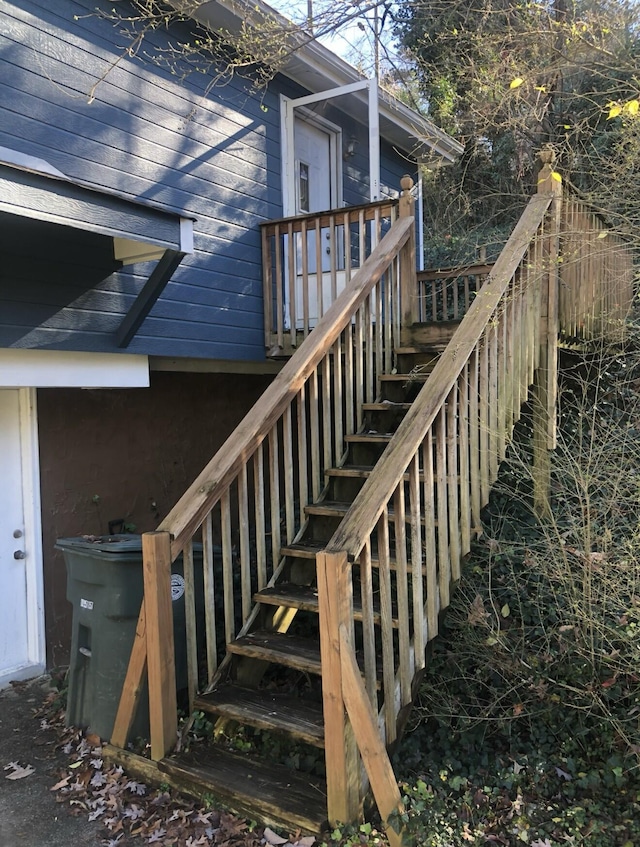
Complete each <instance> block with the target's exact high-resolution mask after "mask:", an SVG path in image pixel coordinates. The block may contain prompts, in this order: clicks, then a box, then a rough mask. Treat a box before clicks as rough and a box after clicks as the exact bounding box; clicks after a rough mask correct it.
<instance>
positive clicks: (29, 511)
mask: <svg viewBox="0 0 640 847" xmlns="http://www.w3.org/2000/svg"><path fill="white" fill-rule="evenodd" d="M3 390H4V389H3ZM6 390H8V391H11V390H13V391H17V392H18V415H19V435H20V465H21V476H22V510H23V516H24V543H25V544H26V548H25V549H26V553H27V556H26V559H25V575H26V586H25V593H26V597H25V600H26V607H27V608H26V612H27V663H26V664H24V665H20V666H18V667H16V668H12V669H10V670H8V671H6V672H4V673H2V674H0V687H3V686H4V685H6V684H7V683H9V682H10V681H11V680H12V679H26V678H28V677H32V676H38V675H39V674H41V673H43V672H44V669H45V666H46V644H45V627H44V574H43V569H42V514H41V508H40V460H39V449H38V416H37V406H36V390H35V388H23V387H20V388H7V389H6Z"/></svg>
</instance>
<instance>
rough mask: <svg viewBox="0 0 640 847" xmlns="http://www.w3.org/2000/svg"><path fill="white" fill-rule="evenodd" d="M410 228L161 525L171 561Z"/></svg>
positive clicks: (397, 230)
mask: <svg viewBox="0 0 640 847" xmlns="http://www.w3.org/2000/svg"><path fill="white" fill-rule="evenodd" d="M412 228H413V219H412V218H400V219H398V220H397V221H396V222H395V223H394V224H393V226H392V228H391V229H390V230H389V232H388V233H387V234H386V235H385V236H384V237H383V239H382V240H381V242H380V244H379V245H378V246H377V247H376V248H375V249H374V251H373V252H372V254H371V255H370V256H369V258H368V259H367V260H366V262H365V263H364V265H363V266H362V267H361V268H360V269H359V270H358V271H356V273H355V274H354V275H353V277H352V278H351V281H350V283H349V285H348V286H347V288H345V290H344V291H343V292H342V294H341V295H340V296H339V297H338V298H337V300H336V301H335V302H334V303H333V304H332V306H330V308H329V309H328V310H327V312H326V313H325V314H324V316H323V317H322V318H321V319H320V321H319V322H318V325H317V326H316V328H315V329H314V331H313V333H312V334H311V335H310V337H309V338H308V339H307V342H306V343H305V344H304V345H302V346H301V347H300V348H299V349H298V350H297V351H296V353H295V354H294V355H293V356H292V357H291V359H290V360H289V361H288V362H287V364H286V365H285V366H284V368H283V369H282V370H281V371H280V373H279V374H278V376H277V377H276V378H275V380H274V381H273V382H272V383H271V385H270V386H269V387H268V388H267V390H266V391H265V393H264V394H263V395H262V397H261V398H260V400H259V401H258V402H257V403H256V405H255V406H254V407H253V408H252V409H251V411H250V412H249V413H248V414H247V415H246V416H245V417H244V419H243V420H242V422H241V423H240V424H239V425H238V426H237V427H236V429H235V430H234V432H233V433H232V435H230V436H229V438H228V439H227V440H226V442H225V443H224V444H223V446H222V447H221V448H220V450H219V451H218V452H217V453H216V455H215V456H214V457H213V459H212V460H211V461H210V462H209V464H208V465H207V466H206V467H205V468H204V470H203V471H202V472H201V473H200V474H199V476H198V477H197V478H196V480H195V481H194V482H193V483H192V485H190V486H189V488H188V489H187V491H186V492H185V493H184V494H183V496H182V497H181V498H180V500H179V501H178V502H177V503H176V505H175V506H174V507H173V509H172V510H171V511H170V512H169V514H168V515H167V516H166V518H165V519H164V520H163V521H162V523H161V524H160V526H159V527H158V530H159V531H164V532H169V533H171V536H172V542H171V552H172V556H173V557H174V558H175V557H176V556H177V555H179V553H180V551H181V550H182V548H183V547H184V545H185V543H186V542H187V541H188V539H189V538H191V537H192V535H193V533H194V532H195V531H196V529H197V528H198V526H200V524H201V523H202V521H203V519H204V517H205V516H206V514H207V512H209V511H210V510H211V509H212V508H213V506H215V504H216V503H217V502H218V501H219V500H220V498H221V497H222V495H223V493H224V492H225V491H226V489H227V488H228V486H229V485H230V483H231V482H232V480H233V479H234V478H235V477H236V476H237V474H238V473H239V471H240V469H241V468H242V466H243V465H244V464H245V463H246V462H247V460H248V458H249V457H250V456H251V454H252V453H253V451H254V450H255V449H256V447H257V446H258V445H259V444H260V443H261V442H262V441H263V440H264V438H265V437H266V436H267V435H268V433H269V431H270V430H271V428H272V427H273V425H274V423H275V422H276V421H277V420H278V418H279V417H280V416H281V415H282V414H283V412H284V410H285V409H286V408H287V407H288V406H289V405H290V404H291V402H292V401H293V400H294V399H295V397H296V395H297V393H298V392H299V391H300V388H301V386H302V385H304V383H305V381H306V379H307V378H308V377H309V375H310V374H311V373H312V372H313V370H314V369H315V368H316V367H317V365H318V363H319V362H320V361H321V360H322V358H323V357H324V356H325V355H326V354H327V352H328V351H329V350H330V349H331V347H332V345H333V344H334V343H335V341H336V340H337V339H338V337H339V336H340V333H341V332H342V330H343V329H344V328H345V326H347V324H348V323H349V322H350V321H351V318H352V315H353V314H354V312H355V311H356V310H357V309H358V307H359V306H360V305H361V304H362V303H363V302H364V300H365V298H366V297H367V295H368V294H369V292H370V291H371V289H372V288H373V286H374V285H375V284H376V282H377V281H378V280H379V279H380V278H381V276H382V274H383V273H384V272H385V270H386V269H387V268H388V267H389V265H390V264H391V262H392V261H393V259H394V258H395V257H396V255H397V254H398V253H399V251H400V250H401V249H402V247H403V246H404V245H405V244H406V243H407V241H408V240H409V238H410V236H411V232H412Z"/></svg>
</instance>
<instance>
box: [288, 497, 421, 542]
mask: <svg viewBox="0 0 640 847" xmlns="http://www.w3.org/2000/svg"><path fill="white" fill-rule="evenodd" d="M352 505H353V503H352V502H343V501H341V500H321V501H320V502H318V503H311V504H310V505H309V506H305V507H304V510H305V513H306V514H307V515H325V516H332V517H340V516H341V515H346V513H347V512H348V511H349V509H350V508H351V506H352ZM387 514H388V516H389V518H393V516H394V514H395V511H394V508H393V504H391V505H389V506H388V507H387ZM405 520H406V521H407V523H409V522H410V521H411V514H410V512H409V510H408V509H407V511H406V513H405ZM424 522H425V518H424V515H421V516H420V523H421V524H422V525H424ZM436 526H437V522H436ZM323 546H325V545H323ZM318 549H320V550H322V547H320V548H318Z"/></svg>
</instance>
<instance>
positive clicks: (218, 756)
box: [158, 745, 327, 834]
mask: <svg viewBox="0 0 640 847" xmlns="http://www.w3.org/2000/svg"><path fill="white" fill-rule="evenodd" d="M158 767H159V769H160V770H161V771H163V772H164V773H167V774H169V775H170V776H172V777H174V778H175V779H176V781H182V782H186V783H187V784H189V783H191V784H192V785H197V786H198V789H199V791H200V793H209V794H212V795H213V796H215V797H216V798H219V799H220V800H222V801H223V802H224V805H225V806H227V807H229V808H230V809H231V810H232V811H233V812H235V813H237V814H241V815H242V816H243V817H249V818H255V817H256V816H259V817H260V818H261V819H262V820H263V821H264V822H265V823H268V824H271V825H276V826H283V827H289V828H290V827H300V829H302V830H304V831H306V832H310V833H314V834H316V833H318V832H320V830H321V829H322V828H323V827H324V825H325V822H326V817H327V803H326V785H325V783H324V780H320V779H318V778H317V777H314V776H311V775H310V774H305V773H301V772H299V771H293V770H291V769H290V768H288V767H285V766H284V765H275V764H272V763H270V762H265V761H263V760H261V759H257V758H248V757H247V756H242V755H240V754H238V753H232V752H230V751H229V750H225V749H224V748H223V747H220V746H217V745H211V746H209V747H207V748H202V747H200V748H198V749H197V750H195V751H193V752H190V753H182V754H180V755H178V756H171V757H167V758H165V759H162V760H161V761H160V762H158Z"/></svg>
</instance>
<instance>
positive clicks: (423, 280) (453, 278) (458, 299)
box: [418, 262, 493, 323]
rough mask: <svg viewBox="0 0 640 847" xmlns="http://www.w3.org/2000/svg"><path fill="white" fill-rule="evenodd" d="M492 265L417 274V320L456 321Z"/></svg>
mask: <svg viewBox="0 0 640 847" xmlns="http://www.w3.org/2000/svg"><path fill="white" fill-rule="evenodd" d="M492 267H493V264H487V263H486V262H482V263H479V264H474V265H465V266H462V267H458V268H442V269H438V270H426V271H418V303H419V307H418V308H419V320H420V321H421V322H423V323H427V322H432V321H433V322H435V321H459V320H461V319H462V318H463V317H464V315H466V314H467V312H468V311H469V307H470V306H471V303H472V302H473V298H474V297H475V295H476V294H477V293H478V291H479V290H480V289H481V288H482V285H483V284H484V282H485V280H486V279H487V277H488V276H489V274H490V272H491V268H492Z"/></svg>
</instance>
